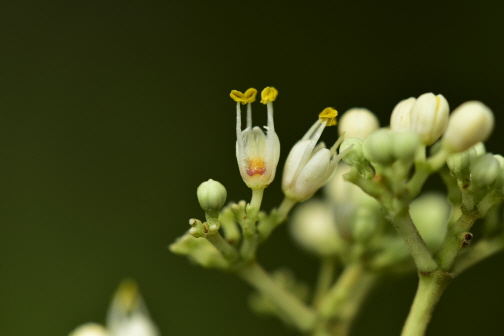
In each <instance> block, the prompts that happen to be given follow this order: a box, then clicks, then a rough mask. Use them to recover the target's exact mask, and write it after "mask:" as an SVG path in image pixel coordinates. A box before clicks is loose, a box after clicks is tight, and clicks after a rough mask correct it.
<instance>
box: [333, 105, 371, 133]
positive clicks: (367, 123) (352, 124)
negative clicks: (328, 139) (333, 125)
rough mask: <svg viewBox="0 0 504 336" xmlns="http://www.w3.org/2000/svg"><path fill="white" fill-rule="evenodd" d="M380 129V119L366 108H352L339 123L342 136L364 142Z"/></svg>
mask: <svg viewBox="0 0 504 336" xmlns="http://www.w3.org/2000/svg"><path fill="white" fill-rule="evenodd" d="M379 127H380V123H379V121H378V118H376V116H375V115H374V114H373V112H371V111H369V110H368V109H365V108H352V109H350V110H348V111H346V112H345V113H344V114H343V116H342V117H341V119H340V122H339V128H338V131H339V134H340V136H341V135H343V133H344V134H345V137H346V138H359V139H362V140H364V139H365V138H366V137H367V136H368V135H369V134H371V133H373V132H374V131H375V130H377V129H378V128H379Z"/></svg>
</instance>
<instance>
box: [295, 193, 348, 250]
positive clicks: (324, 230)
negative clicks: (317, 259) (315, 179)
mask: <svg viewBox="0 0 504 336" xmlns="http://www.w3.org/2000/svg"><path fill="white" fill-rule="evenodd" d="M290 229H291V230H290V231H291V233H292V236H293V238H294V239H295V240H296V242H298V243H299V244H300V245H301V246H302V247H304V248H305V249H307V250H309V251H311V252H315V253H316V254H319V255H333V254H335V253H337V252H338V250H339V249H340V248H341V239H340V237H339V234H338V229H337V227H336V223H335V221H334V218H333V216H332V214H331V209H330V208H329V207H327V206H326V205H325V204H323V203H322V202H320V201H317V200H310V201H308V202H306V203H303V204H300V205H299V206H298V208H297V209H296V210H295V211H294V213H293V215H292V224H291V226H290Z"/></svg>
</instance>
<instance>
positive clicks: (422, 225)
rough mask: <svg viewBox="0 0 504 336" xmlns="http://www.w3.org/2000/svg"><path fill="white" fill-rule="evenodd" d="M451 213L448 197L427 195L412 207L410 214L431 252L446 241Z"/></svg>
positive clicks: (414, 202)
mask: <svg viewBox="0 0 504 336" xmlns="http://www.w3.org/2000/svg"><path fill="white" fill-rule="evenodd" d="M449 213H450V205H449V204H448V202H447V200H446V196H443V195H442V194H439V193H426V194H423V195H422V196H420V197H418V198H417V199H416V200H414V201H413V202H412V203H411V205H410V214H411V218H412V219H413V222H414V223H415V226H416V228H417V230H418V232H419V233H420V235H421V236H422V238H423V239H424V240H425V243H426V244H427V246H428V247H429V248H430V249H431V251H436V250H437V249H438V248H439V247H441V244H442V243H443V241H444V238H445V235H446V230H447V225H446V220H447V219H448V216H449Z"/></svg>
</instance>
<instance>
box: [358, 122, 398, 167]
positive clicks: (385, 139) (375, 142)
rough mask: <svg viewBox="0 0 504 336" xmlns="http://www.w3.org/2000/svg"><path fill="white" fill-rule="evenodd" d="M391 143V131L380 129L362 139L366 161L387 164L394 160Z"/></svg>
mask: <svg viewBox="0 0 504 336" xmlns="http://www.w3.org/2000/svg"><path fill="white" fill-rule="evenodd" d="M392 145H393V139H392V136H391V131H389V130H386V129H380V130H378V131H376V132H374V133H373V134H371V135H369V136H368V137H367V138H366V139H365V140H364V143H363V144H362V152H363V153H364V157H365V158H366V159H367V160H368V161H371V162H375V163H380V164H383V165H388V164H391V163H392V162H394V156H393V153H392Z"/></svg>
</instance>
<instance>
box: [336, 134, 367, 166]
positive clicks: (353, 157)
mask: <svg viewBox="0 0 504 336" xmlns="http://www.w3.org/2000/svg"><path fill="white" fill-rule="evenodd" d="M352 145H353V147H352V149H351V150H350V151H349V152H348V153H347V154H345V156H343V158H342V160H343V162H345V163H346V164H347V165H349V166H359V165H361V164H362V163H364V162H366V159H365V158H364V155H363V154H362V140H361V139H359V138H347V139H345V141H343V143H342V144H341V146H340V149H339V151H340V153H341V152H343V151H344V150H345V149H347V148H348V147H350V146H352Z"/></svg>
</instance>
